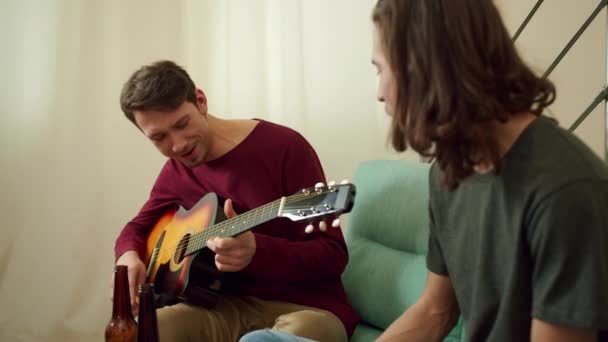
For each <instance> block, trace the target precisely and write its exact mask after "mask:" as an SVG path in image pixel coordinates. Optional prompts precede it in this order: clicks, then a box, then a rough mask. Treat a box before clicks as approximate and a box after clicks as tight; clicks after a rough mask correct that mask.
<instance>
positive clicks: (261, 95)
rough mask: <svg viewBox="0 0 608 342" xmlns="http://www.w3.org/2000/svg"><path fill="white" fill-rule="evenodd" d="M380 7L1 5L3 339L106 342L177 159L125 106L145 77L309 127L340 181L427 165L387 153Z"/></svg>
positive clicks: (329, 1) (336, 0)
mask: <svg viewBox="0 0 608 342" xmlns="http://www.w3.org/2000/svg"><path fill="white" fill-rule="evenodd" d="M522 1H523V0H522ZM522 1H518V3H522ZM374 2H375V0H305V1H304V0H204V1H203V0H171V1H165V0H155V1H151V0H104V1H94V0H91V1H80V0H2V1H0V38H1V39H2V40H1V41H0V46H1V47H2V52H1V53H0V71H1V72H2V73H1V75H2V76H3V77H2V78H3V79H2V82H1V85H0V127H1V128H0V172H1V173H0V174H1V177H0V187H1V188H0V227H1V228H0V232H1V233H2V238H1V239H0V340H1V341H99V340H100V339H102V338H103V337H102V336H103V329H104V327H105V324H106V322H107V321H108V319H109V317H110V311H111V303H110V300H109V296H110V289H109V285H110V283H109V282H110V275H111V272H112V264H113V245H114V239H115V237H116V235H117V234H118V232H119V231H120V229H121V228H122V227H123V225H124V224H125V223H126V221H128V220H129V219H130V218H131V217H132V216H133V215H134V214H135V213H136V212H137V210H138V209H139V208H140V206H141V205H142V203H143V201H144V200H145V199H146V197H147V195H148V192H149V189H150V186H151V184H152V182H153V181H154V179H155V177H156V175H157V174H158V171H159V168H160V166H161V165H162V163H163V161H164V160H163V158H162V157H161V156H160V154H159V153H158V152H157V151H155V149H154V147H153V146H152V145H151V144H150V143H149V142H147V141H146V140H145V139H144V138H143V136H141V134H140V133H139V131H138V130H137V129H136V128H135V127H133V126H132V125H131V124H130V123H129V122H128V121H127V120H126V119H125V118H124V117H123V115H122V113H121V112H120V109H119V105H118V96H119V92H120V88H121V86H122V83H123V82H124V81H125V80H126V79H127V77H128V76H129V75H130V73H131V72H133V71H134V70H135V69H136V68H138V67H139V66H141V65H142V64H147V63H150V62H152V61H155V60H158V59H172V60H175V61H176V62H178V63H180V64H181V65H183V66H184V67H186V69H187V70H189V72H190V74H191V76H192V77H193V79H194V80H195V82H196V83H197V84H198V85H199V86H200V87H201V88H202V89H204V90H205V91H206V93H207V96H208V99H209V107H210V111H211V112H212V113H214V114H216V115H218V116H221V117H224V118H250V117H257V118H263V119H267V120H271V121H275V122H278V123H282V124H285V125H288V126H291V127H293V128H295V129H297V130H298V131H300V132H301V133H302V134H304V136H306V137H307V138H308V139H309V141H310V142H311V143H312V144H313V146H314V147H315V148H316V149H317V152H318V154H319V156H320V158H321V161H322V163H323V165H324V168H325V171H326V173H327V175H328V178H329V179H337V180H340V179H342V178H351V177H352V174H353V172H354V169H355V167H356V165H357V164H358V163H359V162H360V161H363V160H367V159H376V158H416V156H415V155H413V154H406V155H396V154H394V153H392V152H391V151H390V149H389V148H387V144H386V143H385V142H386V132H387V127H388V118H387V116H386V115H385V114H384V113H383V109H382V105H379V104H377V103H376V101H375V85H376V79H375V71H374V70H373V68H372V66H371V64H370V55H371V54H370V51H371V23H370V20H369V16H370V10H371V8H372V5H373V3H374ZM585 2H588V3H589V4H590V5H589V7H591V4H592V3H594V1H592V0H589V1H585ZM505 3H507V2H505ZM507 4H508V3H507ZM519 6H520V7H522V8H526V6H529V4H527V3H524V4H523V5H522V4H520V5H519ZM577 6H578V5H577ZM526 11H527V9H525V10H522V11H519V12H518V11H511V12H510V13H516V14H518V15H513V19H512V20H511V21H510V24H509V25H510V28H512V29H513V28H515V27H516V25H518V24H519V22H521V20H522V19H523V16H524V15H525V13H524V12H526ZM520 12H521V13H520ZM582 13H584V11H583V12H582ZM519 14H521V15H519ZM603 37H604V39H605V36H603ZM604 42H605V40H604ZM556 44H557V45H560V44H561V43H560V42H557V43H556ZM604 51H605V49H604ZM601 53H603V52H601ZM588 96H589V95H588V94H583V95H581V97H580V98H581V103H584V102H585V99H586V98H587V97H588ZM599 129H600V130H601V131H602V132H603V127H599ZM601 137H602V138H600V139H603V133H602V134H601ZM593 139H594V138H592V140H593Z"/></svg>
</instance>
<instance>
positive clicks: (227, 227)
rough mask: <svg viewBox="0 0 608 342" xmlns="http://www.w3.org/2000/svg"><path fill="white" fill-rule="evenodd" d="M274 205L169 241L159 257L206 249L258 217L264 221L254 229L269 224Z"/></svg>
mask: <svg viewBox="0 0 608 342" xmlns="http://www.w3.org/2000/svg"><path fill="white" fill-rule="evenodd" d="M309 196H310V195H309ZM315 197H316V196H315ZM279 201H280V200H279ZM272 204H278V203H274V202H273V203H269V204H267V205H265V206H263V207H260V208H258V209H255V210H254V211H255V213H253V212H251V211H250V212H247V213H244V214H242V215H240V216H238V217H235V218H233V219H230V221H228V220H226V221H222V222H220V223H218V224H216V225H213V226H210V227H208V228H206V229H205V230H203V231H201V232H197V233H195V234H193V235H191V236H190V237H189V238H187V239H183V236H182V237H180V239H179V242H176V240H170V241H167V242H169V244H167V242H165V243H163V245H165V246H166V247H165V248H161V249H160V250H159V253H158V255H159V257H165V256H166V255H167V253H169V254H173V253H174V252H175V251H177V250H179V249H185V254H186V255H189V254H191V252H189V251H188V246H193V245H195V244H196V245H198V247H197V248H194V249H201V248H203V247H204V244H206V242H207V240H208V239H209V238H211V237H213V236H222V235H225V233H226V232H228V233H229V234H228V236H230V235H234V234H233V233H234V232H239V231H241V230H242V229H241V228H242V226H241V222H243V223H246V222H251V221H255V220H256V219H257V218H256V216H259V217H262V220H261V221H260V222H257V223H256V224H253V225H252V227H255V226H256V225H259V224H261V223H264V222H267V221H269V220H270V219H274V218H275V217H276V214H278V212H277V211H278V207H276V205H272ZM306 208H309V206H302V207H295V208H293V209H292V210H298V209H306ZM275 212H276V214H275ZM254 214H255V215H254ZM269 214H272V215H269ZM250 216H253V219H252V220H248V217H250ZM264 216H266V217H264ZM235 219H238V220H235ZM241 220H242V221H241ZM232 221H241V222H237V224H236V225H232ZM235 228H236V229H235ZM203 242H204V243H203ZM191 250H192V248H191Z"/></svg>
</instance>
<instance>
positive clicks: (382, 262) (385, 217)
mask: <svg viewBox="0 0 608 342" xmlns="http://www.w3.org/2000/svg"><path fill="white" fill-rule="evenodd" d="M428 171H429V164H424V163H419V162H412V161H404V160H375V161H366V162H363V163H361V164H360V165H359V167H358V169H357V171H356V173H355V177H354V179H353V182H354V183H355V185H356V186H357V195H356V197H355V205H354V207H353V209H352V211H351V213H350V214H349V216H348V219H347V225H346V229H345V230H344V235H345V239H346V243H347V246H348V250H349V264H348V266H347V267H346V270H345V272H344V275H343V280H344V287H345V289H346V292H347V294H348V298H349V300H350V302H351V304H352V305H353V307H354V309H355V310H356V311H357V313H358V314H359V316H360V317H361V321H362V322H361V325H360V327H358V328H357V329H358V331H357V332H356V334H355V335H354V337H353V341H368V340H373V338H365V337H364V336H368V335H369V336H371V335H370V331H368V330H369V329H372V330H373V329H378V330H379V331H382V330H384V329H386V328H387V327H388V326H389V325H390V324H391V323H392V322H393V321H394V320H395V319H396V318H397V317H399V316H400V315H401V314H402V313H403V312H404V311H405V310H406V309H407V308H408V307H409V306H410V305H412V304H413V303H414V302H415V301H416V300H417V299H418V297H419V296H420V294H421V293H422V289H423V288H424V283H425V279H426V273H427V268H426V251H427V245H428V236H429V227H428V226H429V216H428ZM460 326H461V323H459V325H458V327H457V328H456V329H455V331H453V332H452V333H451V334H450V335H451V337H454V339H453V340H454V341H458V340H459V339H460V335H461V331H462V328H461V327H460ZM361 329H362V330H361ZM362 334H363V335H362ZM359 335H361V338H359V337H357V336H359ZM446 340H448V339H446Z"/></svg>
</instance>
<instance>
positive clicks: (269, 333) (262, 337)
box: [239, 329, 315, 342]
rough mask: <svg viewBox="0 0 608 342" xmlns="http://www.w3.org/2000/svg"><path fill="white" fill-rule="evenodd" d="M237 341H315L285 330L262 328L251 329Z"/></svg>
mask: <svg viewBox="0 0 608 342" xmlns="http://www.w3.org/2000/svg"><path fill="white" fill-rule="evenodd" d="M239 342H315V341H313V340H311V339H308V338H304V337H300V336H295V335H292V334H289V333H286V332H282V331H276V330H269V329H262V330H255V331H252V332H250V333H248V334H246V335H244V336H243V337H241V339H240V340H239Z"/></svg>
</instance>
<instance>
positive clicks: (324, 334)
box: [273, 310, 348, 342]
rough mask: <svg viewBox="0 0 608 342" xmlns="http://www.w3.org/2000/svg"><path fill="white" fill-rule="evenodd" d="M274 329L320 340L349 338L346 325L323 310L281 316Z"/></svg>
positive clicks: (331, 340)
mask: <svg viewBox="0 0 608 342" xmlns="http://www.w3.org/2000/svg"><path fill="white" fill-rule="evenodd" d="M273 329H274V330H278V331H283V332H287V333H290V334H293V335H296V336H302V337H306V338H309V339H312V340H315V341H320V342H346V341H347V340H348V337H347V335H346V330H345V329H344V325H343V324H342V322H341V321H340V320H339V319H338V317H336V316H335V315H334V314H332V313H331V312H329V311H323V310H300V311H296V312H292V313H290V314H286V315H282V316H279V317H278V318H277V320H276V322H275V324H274V327H273Z"/></svg>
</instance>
